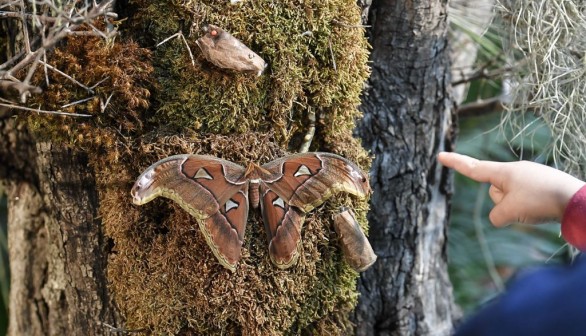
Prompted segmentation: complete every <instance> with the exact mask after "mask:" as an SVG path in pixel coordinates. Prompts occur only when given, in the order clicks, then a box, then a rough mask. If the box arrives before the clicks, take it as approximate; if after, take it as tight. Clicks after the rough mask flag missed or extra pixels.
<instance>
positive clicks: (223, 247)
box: [131, 155, 248, 270]
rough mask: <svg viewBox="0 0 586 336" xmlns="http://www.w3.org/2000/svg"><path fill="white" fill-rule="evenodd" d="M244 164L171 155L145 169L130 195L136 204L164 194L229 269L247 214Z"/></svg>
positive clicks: (235, 257) (234, 260) (236, 255)
mask: <svg viewBox="0 0 586 336" xmlns="http://www.w3.org/2000/svg"><path fill="white" fill-rule="evenodd" d="M244 172H245V170H244V168H243V167H241V166H239V165H236V164H234V163H232V162H229V161H225V160H221V159H218V158H215V157H212V156H204V155H175V156H171V157H168V158H166V159H163V160H161V161H158V162H156V163H155V164H153V165H152V166H150V167H149V168H147V169H146V170H145V171H144V172H143V173H142V174H141V175H140V176H139V178H138V179H137V181H136V183H135V184H134V186H133V188H132V191H131V195H132V197H133V202H134V203H135V204H137V205H140V204H145V203H147V202H149V201H151V200H153V199H154V198H156V197H158V196H163V197H167V198H170V199H172V200H174V201H175V202H177V204H179V205H180V206H181V207H182V208H183V209H185V210H186V211H187V212H189V213H190V214H191V215H192V216H194V217H195V218H197V219H198V223H199V227H200V229H201V231H202V233H203V234H204V236H205V238H206V241H207V243H208V245H209V246H210V248H211V250H212V251H213V252H214V255H215V256H216V257H217V258H218V260H219V261H220V263H221V264H222V265H224V266H225V267H226V268H229V269H231V270H235V267H236V263H237V262H238V260H239V259H240V248H241V246H242V241H243V238H244V229H245V226H246V220H247V217H248V183H247V181H246V180H244V179H243V175H244Z"/></svg>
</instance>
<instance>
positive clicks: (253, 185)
mask: <svg viewBox="0 0 586 336" xmlns="http://www.w3.org/2000/svg"><path fill="white" fill-rule="evenodd" d="M259 186H260V184H259V181H258V180H250V184H249V186H248V200H249V202H250V207H251V208H253V209H257V208H258V204H259V202H260V193H259Z"/></svg>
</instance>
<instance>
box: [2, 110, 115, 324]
mask: <svg viewBox="0 0 586 336" xmlns="http://www.w3.org/2000/svg"><path fill="white" fill-rule="evenodd" d="M17 125H18V124H17V123H16V122H15V120H14V118H12V117H11V116H10V115H7V114H5V115H4V116H3V117H2V118H0V129H1V130H2V132H1V134H2V140H3V142H2V145H1V146H0V158H2V161H3V162H4V163H5V164H6V165H5V166H4V167H5V168H6V169H5V170H4V171H3V172H0V174H1V175H0V178H2V179H7V180H8V181H9V183H8V185H7V195H8V200H9V202H8V204H9V208H8V214H9V218H8V222H9V225H8V230H9V231H8V239H9V240H8V245H9V258H10V267H11V268H10V271H11V290H10V303H11V304H10V316H9V330H8V335H101V334H109V332H108V327H107V326H105V325H104V323H106V324H108V325H116V321H119V320H120V318H119V315H118V312H117V311H116V308H115V306H114V305H112V304H111V302H110V299H109V297H108V292H107V287H106V286H107V280H106V276H105V269H106V265H105V263H106V261H107V258H106V256H107V252H108V251H107V249H108V243H107V241H105V239H104V236H103V233H102V228H101V223H100V220H99V219H98V218H97V215H96V209H97V208H98V204H97V195H96V189H95V184H94V182H93V177H92V176H91V173H90V170H89V168H88V166H87V160H86V159H85V157H84V155H81V154H79V153H74V152H72V151H70V150H65V149H60V148H53V147H52V146H51V145H50V144H38V145H35V143H34V142H33V141H32V140H31V138H30V137H29V136H28V135H27V133H26V131H25V130H23V129H21V128H19V127H18V126H17Z"/></svg>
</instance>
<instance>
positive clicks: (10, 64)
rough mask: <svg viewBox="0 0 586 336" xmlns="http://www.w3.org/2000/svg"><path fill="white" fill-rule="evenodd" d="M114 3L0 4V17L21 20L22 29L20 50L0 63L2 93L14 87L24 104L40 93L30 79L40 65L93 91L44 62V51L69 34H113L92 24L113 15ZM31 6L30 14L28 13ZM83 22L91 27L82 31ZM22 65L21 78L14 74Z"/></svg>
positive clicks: (18, 2)
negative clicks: (23, 71)
mask: <svg viewBox="0 0 586 336" xmlns="http://www.w3.org/2000/svg"><path fill="white" fill-rule="evenodd" d="M113 3H114V0H104V1H101V2H99V3H97V2H95V1H92V2H86V5H84V6H80V4H79V1H75V0H69V1H61V2H59V4H57V3H55V2H54V1H49V0H45V1H39V2H33V3H32V4H31V3H29V4H25V1H24V0H18V1H13V2H11V3H10V4H4V5H2V6H0V8H2V9H5V10H3V11H0V19H20V21H22V30H23V50H20V51H19V52H17V53H16V54H15V55H14V56H12V57H11V58H9V59H8V60H7V61H6V62H4V63H2V64H0V89H4V91H5V92H6V91H10V90H15V91H16V92H18V94H19V97H20V101H21V103H25V102H26V99H27V97H28V96H30V95H31V94H33V93H38V92H40V89H39V88H38V87H37V86H35V85H32V84H31V82H30V81H31V78H32V76H33V74H34V72H35V71H36V69H37V67H38V66H39V65H43V66H44V67H45V71H46V70H47V69H50V70H53V71H56V72H58V73H59V74H61V75H63V76H65V77H67V78H68V79H70V80H72V81H73V82H74V83H76V84H77V85H80V86H81V87H83V88H85V89H87V90H88V91H89V92H92V89H91V88H88V87H86V86H85V85H83V84H81V83H79V82H78V81H76V80H75V79H73V77H72V76H70V75H68V74H65V73H63V72H61V71H59V70H57V69H55V68H54V67H52V66H50V65H49V64H47V62H46V61H45V59H46V54H47V52H49V51H51V49H52V48H53V47H54V46H55V45H56V44H57V43H59V42H60V41H62V40H63V39H65V38H67V37H68V36H71V35H79V34H87V35H99V36H102V37H104V38H109V37H111V36H113V35H114V34H115V33H116V32H115V31H100V30H99V29H97V28H96V27H95V26H93V25H92V22H93V21H94V20H95V19H97V18H100V17H104V18H108V17H116V14H115V13H112V12H111V7H112V4H113ZM7 8H8V10H6V9H7ZM30 9H32V10H33V13H30V12H27V10H30ZM38 13H42V14H38ZM83 25H87V26H88V27H90V28H91V30H88V31H84V30H81V28H82V26H83ZM11 42H14V41H11ZM25 68H27V71H26V74H25V75H23V77H24V78H17V77H16V74H18V73H19V71H21V70H22V69H25ZM46 80H47V81H48V79H46ZM35 111H36V110H35ZM77 116H78V115H77Z"/></svg>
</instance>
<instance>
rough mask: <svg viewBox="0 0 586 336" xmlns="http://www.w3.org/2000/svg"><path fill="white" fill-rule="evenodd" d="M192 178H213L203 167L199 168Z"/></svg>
mask: <svg viewBox="0 0 586 336" xmlns="http://www.w3.org/2000/svg"><path fill="white" fill-rule="evenodd" d="M193 178H196V179H198V178H202V179H206V180H213V179H214V178H213V177H212V176H211V175H210V174H208V172H207V170H205V169H204V168H199V169H198V170H197V173H195V176H194V177H193Z"/></svg>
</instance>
